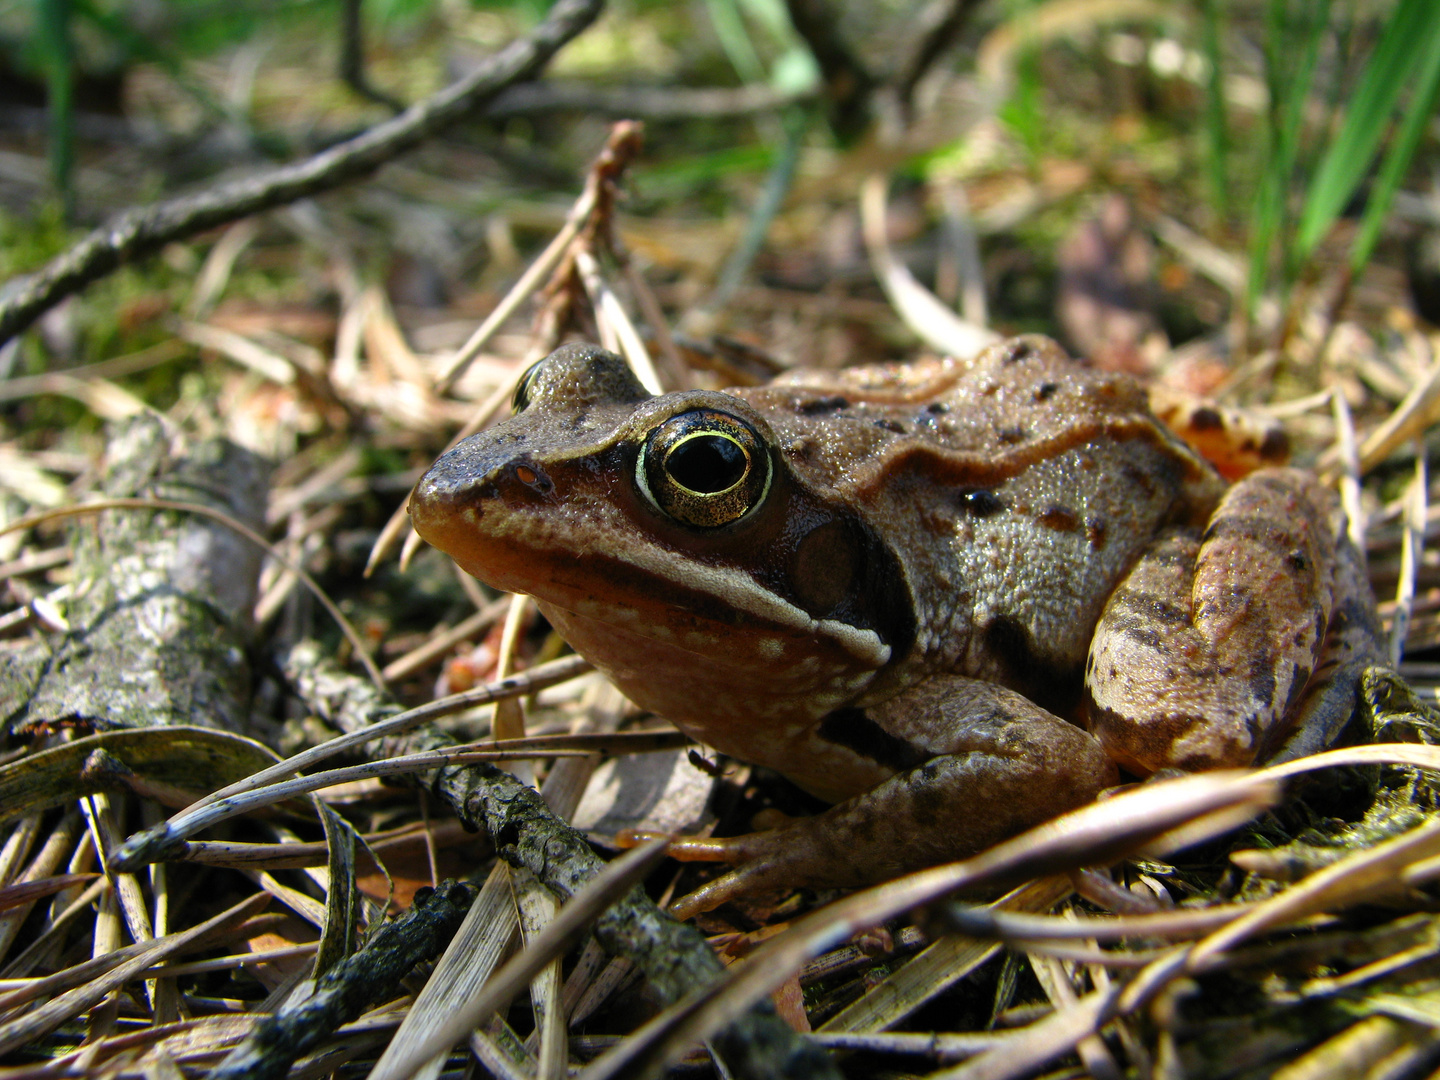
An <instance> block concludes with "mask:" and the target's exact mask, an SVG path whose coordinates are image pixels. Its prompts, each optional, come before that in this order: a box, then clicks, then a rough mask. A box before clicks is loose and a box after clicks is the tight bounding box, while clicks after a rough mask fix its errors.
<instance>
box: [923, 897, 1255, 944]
mask: <svg viewBox="0 0 1440 1080" xmlns="http://www.w3.org/2000/svg"><path fill="white" fill-rule="evenodd" d="M1254 906H1255V905H1254V904H1220V905H1218V906H1216V907H1207V908H1185V909H1181V910H1175V911H1158V912H1155V913H1154V914H1153V915H1113V916H1108V917H1095V918H1087V917H1085V916H1083V915H1071V916H1070V917H1068V918H1059V917H1058V916H1054V915H1030V914H1026V913H1024V912H1017V911H1007V910H1005V909H1004V908H1001V907H998V906H989V907H966V908H958V909H955V910H952V911H950V912H947V913H946V916H945V921H946V925H947V927H949V928H950V929H953V930H956V931H958V932H959V933H962V934H969V935H970V936H971V937H986V938H989V937H994V938H1002V939H1004V940H1005V941H1027V942H1028V941H1057V940H1083V939H1089V940H1096V941H1120V940H1122V939H1123V938H1128V937H1164V938H1195V937H1200V936H1202V935H1204V934H1208V933H1210V932H1211V931H1212V930H1214V929H1216V928H1217V927H1220V926H1225V925H1227V924H1229V923H1230V922H1232V921H1233V920H1234V919H1236V918H1237V917H1238V916H1240V915H1243V914H1245V913H1246V912H1248V911H1250V910H1251V909H1253V908H1254Z"/></svg>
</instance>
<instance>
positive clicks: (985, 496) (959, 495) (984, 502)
mask: <svg viewBox="0 0 1440 1080" xmlns="http://www.w3.org/2000/svg"><path fill="white" fill-rule="evenodd" d="M956 501H957V502H959V504H960V509H962V510H964V511H965V513H967V514H969V515H970V516H971V517H972V518H975V519H977V520H980V521H983V520H984V519H985V518H988V517H992V516H994V515H995V514H998V513H1000V511H1001V510H1004V509H1005V504H1004V502H1002V501H1001V499H1000V496H998V495H996V494H995V493H994V492H993V491H986V490H985V489H984V488H961V489H960V490H959V491H958V492H956Z"/></svg>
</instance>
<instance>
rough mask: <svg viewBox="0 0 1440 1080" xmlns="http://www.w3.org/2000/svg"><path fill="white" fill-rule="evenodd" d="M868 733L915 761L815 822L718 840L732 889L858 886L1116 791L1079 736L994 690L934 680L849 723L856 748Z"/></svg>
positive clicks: (974, 847)
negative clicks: (736, 866) (733, 876)
mask: <svg viewBox="0 0 1440 1080" xmlns="http://www.w3.org/2000/svg"><path fill="white" fill-rule="evenodd" d="M846 712H850V713H854V712H855V710H846ZM867 724H868V725H870V727H871V729H872V731H873V730H874V729H881V730H883V732H884V735H881V736H879V738H880V739H881V740H894V739H900V740H904V741H905V742H906V743H908V744H909V745H910V746H911V747H912V748H913V751H914V753H915V754H916V756H917V760H918V761H919V763H918V764H916V765H915V766H913V767H912V768H909V769H907V770H905V771H903V772H897V773H896V774H895V775H894V776H891V777H890V778H889V779H888V780H885V781H883V782H882V783H880V784H879V785H877V786H876V787H874V788H871V789H870V790H869V791H866V792H863V793H862V794H860V795H857V796H855V797H853V798H850V799H847V800H845V801H844V802H841V803H837V804H836V805H835V806H832V807H831V808H830V809H829V810H827V811H825V812H824V813H822V814H819V815H817V816H815V817H810V818H802V819H800V820H798V821H794V822H791V823H789V824H787V825H784V826H782V827H780V828H778V829H774V830H771V831H769V832H763V833H753V834H751V835H749V836H745V837H740V838H736V839H735V840H732V841H721V843H724V844H730V845H732V846H731V848H730V850H729V851H728V853H727V857H728V858H730V859H732V860H734V859H738V860H744V861H745V863H746V866H745V867H744V869H743V870H741V871H737V881H734V882H731V885H732V886H733V890H732V891H736V892H739V891H749V890H753V889H759V888H773V887H782V886H785V887H788V886H794V885H803V884H812V885H825V886H854V885H863V884H867V883H870V882H876V881H883V880H885V879H887V878H891V877H894V876H896V875H898V874H902V873H906V872H908V871H911V870H918V869H921V868H923V867H927V866H934V865H937V864H939V863H944V862H950V861H953V860H955V859H961V858H965V857H966V856H969V855H973V854H974V853H976V852H978V851H981V850H983V849H984V848H986V847H989V846H990V845H991V844H994V843H997V842H999V841H1001V840H1005V839H1008V838H1009V837H1011V836H1014V835H1015V834H1017V833H1019V832H1023V831H1024V830H1025V829H1027V828H1030V827H1031V826H1033V825H1038V824H1040V823H1041V822H1043V821H1046V820H1049V819H1050V818H1052V817H1055V816H1056V815H1058V814H1062V813H1064V812H1065V811H1067V810H1071V809H1074V808H1075V807H1077V806H1082V805H1084V804H1086V803H1089V802H1091V801H1093V800H1094V799H1095V797H1096V796H1097V795H1098V794H1099V793H1100V791H1101V790H1102V789H1103V788H1104V787H1106V786H1108V785H1110V784H1113V783H1114V782H1115V770H1114V767H1113V766H1112V765H1111V764H1110V761H1109V759H1108V758H1106V756H1105V754H1104V752H1103V751H1102V750H1101V749H1100V745H1099V744H1098V743H1097V742H1096V741H1095V739H1094V738H1092V737H1091V736H1090V735H1089V734H1088V733H1087V732H1085V731H1083V730H1081V729H1080V728H1078V727H1076V726H1075V725H1073V724H1069V723H1066V722H1065V721H1064V720H1061V719H1060V718H1059V717H1057V716H1055V715H1053V714H1052V713H1049V712H1046V711H1045V710H1044V709H1042V708H1040V707H1039V706H1037V705H1035V704H1033V703H1031V702H1030V701H1028V700H1026V699H1025V698H1023V697H1021V696H1020V695H1019V694H1016V693H1013V692H1012V691H1009V690H1006V689H1004V688H1003V687H998V686H994V685H993V684H990V683H983V682H977V681H975V680H972V679H963V678H958V677H951V676H940V677H935V678H932V679H929V680H927V681H926V682H925V683H923V684H921V685H920V686H917V687H915V688H913V689H912V690H910V691H907V692H906V693H905V694H902V695H901V696H900V697H898V698H894V699H891V700H889V701H886V702H883V703H881V704H880V705H877V706H872V707H871V708H870V709H868V710H866V711H865V715H864V716H863V717H852V719H851V720H850V722H849V730H850V731H851V741H852V744H853V748H854V749H856V750H857V751H862V748H863V747H864V746H865V744H866V741H867V739H866V735H865V728H866V725H867ZM829 730H830V731H831V732H832V733H833V732H835V730H836V726H835V725H830V726H829ZM893 745H894V743H893V742H891V743H890V746H892V747H893ZM928 755H933V756H928ZM927 756H928V759H927ZM739 879H743V884H741V883H739Z"/></svg>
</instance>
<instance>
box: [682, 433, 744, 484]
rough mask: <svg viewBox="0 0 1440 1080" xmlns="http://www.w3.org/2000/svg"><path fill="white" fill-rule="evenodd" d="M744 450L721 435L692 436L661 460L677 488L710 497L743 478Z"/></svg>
mask: <svg viewBox="0 0 1440 1080" xmlns="http://www.w3.org/2000/svg"><path fill="white" fill-rule="evenodd" d="M746 464H747V462H746V460H745V451H743V450H741V449H740V447H738V446H736V445H735V444H734V443H733V442H731V441H730V440H729V439H727V438H725V437H724V436H722V435H696V436H695V437H694V438H693V439H686V440H685V441H684V442H682V443H681V444H680V445H679V446H677V447H675V449H674V450H671V451H670V453H669V454H668V455H666V457H665V471H666V472H668V473H669V474H670V478H671V479H672V480H674V481H675V482H676V483H677V484H679V485H680V486H681V487H686V488H689V489H690V490H691V491H695V492H699V493H700V494H701V495H714V494H717V493H719V492H721V491H725V490H727V489H729V488H732V487H734V486H735V485H736V483H738V482H739V480H740V478H741V477H742V476H744V475H745V466H746Z"/></svg>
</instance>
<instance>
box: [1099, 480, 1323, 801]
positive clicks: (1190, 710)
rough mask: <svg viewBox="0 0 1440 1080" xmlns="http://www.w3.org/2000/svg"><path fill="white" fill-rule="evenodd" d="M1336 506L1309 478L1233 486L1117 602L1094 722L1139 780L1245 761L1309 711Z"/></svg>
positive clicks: (1144, 567)
mask: <svg viewBox="0 0 1440 1080" xmlns="http://www.w3.org/2000/svg"><path fill="white" fill-rule="evenodd" d="M1337 525H1338V518H1337V512H1336V510H1335V508H1334V505H1333V502H1332V500H1331V499H1330V497H1329V493H1328V492H1326V491H1325V490H1324V489H1322V488H1321V487H1320V486H1319V485H1318V483H1317V482H1316V481H1315V480H1314V479H1313V478H1312V477H1310V476H1309V475H1308V474H1306V473H1303V472H1300V471H1298V470H1294V469H1264V470H1261V471H1259V472H1256V473H1254V474H1252V475H1251V476H1250V477H1247V478H1246V479H1245V480H1243V481H1241V482H1240V483H1239V484H1236V485H1235V486H1234V487H1233V488H1231V489H1230V491H1229V492H1227V493H1226V496H1225V498H1224V499H1223V500H1222V501H1221V504H1220V506H1219V508H1218V509H1217V510H1216V511H1215V514H1214V516H1213V517H1212V518H1211V519H1210V523H1209V526H1208V527H1207V528H1206V530H1205V534H1204V536H1203V537H1199V538H1197V537H1195V536H1194V535H1192V534H1189V533H1186V532H1175V533H1171V534H1169V535H1166V536H1163V537H1162V538H1161V539H1160V540H1159V541H1157V543H1156V544H1155V546H1154V547H1153V548H1152V549H1151V550H1150V551H1149V552H1148V553H1147V554H1146V555H1145V556H1144V557H1143V558H1141V559H1140V561H1139V562H1138V563H1137V564H1136V566H1135V567H1134V568H1133V569H1132V570H1131V572H1130V573H1129V575H1127V577H1126V578H1125V580H1123V581H1122V582H1121V583H1120V585H1119V586H1118V587H1117V588H1116V590H1115V592H1114V593H1113V594H1112V596H1111V598H1110V600H1109V602H1108V603H1107V604H1106V607H1105V611H1104V612H1103V613H1102V615H1101V617H1100V623H1099V625H1098V626H1097V627H1096V630H1095V637H1094V640H1093V641H1092V643H1091V646H1090V659H1089V662H1088V663H1087V665H1086V691H1087V694H1088V696H1089V708H1090V719H1091V728H1092V730H1093V731H1094V732H1095V734H1096V735H1097V737H1098V738H1099V739H1100V740H1101V742H1102V743H1103V744H1104V745H1105V748H1106V750H1107V751H1108V752H1109V753H1110V754H1111V756H1112V757H1114V758H1115V760H1117V761H1119V762H1120V763H1122V764H1125V765H1127V766H1129V767H1131V768H1134V769H1136V770H1137V771H1139V772H1142V773H1144V772H1150V771H1153V770H1155V769H1159V768H1164V767H1167V766H1179V767H1181V768H1188V769H1203V768H1216V767H1221V766H1228V765H1248V764H1251V763H1252V762H1254V761H1255V760H1256V758H1257V757H1259V756H1260V755H1262V754H1263V753H1265V752H1266V750H1267V749H1268V748H1269V747H1272V746H1274V745H1275V744H1276V742H1277V741H1278V739H1279V737H1280V736H1281V735H1283V733H1284V729H1285V724H1286V721H1287V718H1289V719H1293V718H1294V715H1295V713H1296V711H1297V710H1298V708H1299V706H1300V702H1301V698H1302V694H1303V693H1304V692H1305V687H1306V685H1307V683H1308V682H1309V680H1310V677H1311V673H1312V671H1314V670H1315V669H1316V666H1317V661H1318V659H1319V657H1320V653H1321V648H1322V643H1323V642H1324V641H1325V638H1326V631H1327V626H1328V625H1329V623H1330V621H1331V611H1332V607H1333V605H1334V594H1335V581H1336V552H1337Z"/></svg>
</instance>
